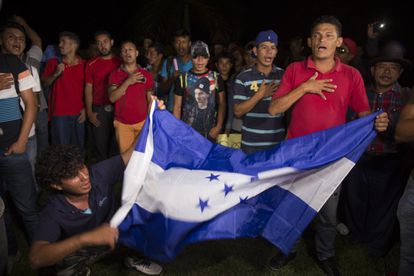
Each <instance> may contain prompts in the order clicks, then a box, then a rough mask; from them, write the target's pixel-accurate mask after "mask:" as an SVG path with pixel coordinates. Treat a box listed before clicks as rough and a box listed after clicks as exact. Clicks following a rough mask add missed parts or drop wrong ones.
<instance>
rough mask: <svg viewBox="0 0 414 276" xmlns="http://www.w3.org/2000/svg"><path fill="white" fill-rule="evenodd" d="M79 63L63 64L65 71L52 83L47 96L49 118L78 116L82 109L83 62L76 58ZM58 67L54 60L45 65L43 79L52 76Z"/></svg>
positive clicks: (56, 61)
mask: <svg viewBox="0 0 414 276" xmlns="http://www.w3.org/2000/svg"><path fill="white" fill-rule="evenodd" d="M78 59H79V63H78V64H75V65H67V64H65V70H64V71H63V73H62V75H60V77H58V78H57V79H56V80H55V82H54V83H53V85H52V87H51V90H50V94H49V118H50V117H52V116H70V115H78V114H79V113H80V112H81V110H82V108H83V88H84V85H85V84H84V80H85V61H84V60H83V59H81V58H80V57H78ZM57 66H58V60H57V59H56V58H52V59H50V60H49V61H48V62H47V63H46V67H45V71H44V72H43V77H48V76H50V75H51V74H53V73H54V72H55V70H56V67H57Z"/></svg>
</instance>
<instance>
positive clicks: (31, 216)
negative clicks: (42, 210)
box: [0, 150, 39, 242]
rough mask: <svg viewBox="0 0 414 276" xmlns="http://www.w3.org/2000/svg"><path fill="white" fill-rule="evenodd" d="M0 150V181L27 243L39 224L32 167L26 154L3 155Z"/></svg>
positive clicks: (2, 151)
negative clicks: (11, 203)
mask: <svg viewBox="0 0 414 276" xmlns="http://www.w3.org/2000/svg"><path fill="white" fill-rule="evenodd" d="M4 152H5V151H4V150H0V178H1V179H0V181H1V182H3V183H4V184H5V187H4V188H5V190H6V191H8V192H9V194H10V197H11V199H12V201H13V203H14V205H15V206H16V209H17V212H18V213H19V215H20V216H21V218H22V221H23V223H24V226H25V228H26V232H27V234H28V237H29V242H31V240H32V239H33V237H34V234H35V231H36V228H37V225H38V223H39V209H38V205H37V192H36V186H35V182H34V179H33V173H32V167H31V166H30V162H29V159H28V158H27V155H26V153H23V154H12V155H9V156H5V155H4Z"/></svg>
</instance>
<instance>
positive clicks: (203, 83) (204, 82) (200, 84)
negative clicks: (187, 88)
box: [195, 77, 210, 94]
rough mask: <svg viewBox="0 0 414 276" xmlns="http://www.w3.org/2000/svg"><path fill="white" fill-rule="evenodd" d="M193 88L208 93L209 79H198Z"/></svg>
mask: <svg viewBox="0 0 414 276" xmlns="http://www.w3.org/2000/svg"><path fill="white" fill-rule="evenodd" d="M195 89H200V90H201V91H203V92H205V93H207V94H210V80H209V79H208V78H206V77H204V78H201V79H198V80H197V82H196V87H195Z"/></svg>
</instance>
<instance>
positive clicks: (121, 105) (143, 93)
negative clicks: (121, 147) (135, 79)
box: [109, 68, 154, 125]
mask: <svg viewBox="0 0 414 276" xmlns="http://www.w3.org/2000/svg"><path fill="white" fill-rule="evenodd" d="M137 72H141V73H142V74H143V75H144V77H145V79H146V80H145V82H143V83H136V84H134V85H130V86H128V88H127V90H126V91H125V95H123V96H122V97H121V98H119V99H118V100H117V101H116V102H115V120H117V121H119V122H121V123H124V124H128V125H132V124H136V123H139V122H142V121H144V120H145V117H146V116H147V109H148V104H147V92H148V91H150V90H154V89H153V87H154V81H153V79H152V75H151V73H149V72H148V71H147V70H144V69H138V70H137ZM127 78H128V73H127V72H125V71H123V70H122V69H121V68H118V69H116V70H115V71H113V72H112V73H111V75H110V76H109V86H111V85H115V86H120V85H121V84H122V82H124V80H125V79H127Z"/></svg>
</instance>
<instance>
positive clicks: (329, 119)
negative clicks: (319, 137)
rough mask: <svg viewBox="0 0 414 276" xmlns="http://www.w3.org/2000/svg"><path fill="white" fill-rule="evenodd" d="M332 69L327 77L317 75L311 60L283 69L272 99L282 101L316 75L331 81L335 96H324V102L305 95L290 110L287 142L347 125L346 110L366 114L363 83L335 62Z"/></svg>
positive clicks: (323, 74) (321, 74) (366, 99)
mask: <svg viewBox="0 0 414 276" xmlns="http://www.w3.org/2000/svg"><path fill="white" fill-rule="evenodd" d="M335 62H336V65H335V67H334V68H333V69H332V70H331V71H330V72H328V73H321V72H319V71H318V70H317V69H316V67H315V64H314V62H313V60H312V58H311V57H309V58H308V59H307V60H304V61H299V62H294V63H292V64H291V65H289V66H288V67H287V68H286V71H285V74H284V75H283V77H282V80H281V82H280V86H279V88H278V89H277V90H276V93H275V94H274V95H273V99H276V100H277V98H279V97H282V96H284V95H286V94H288V93H289V92H290V91H292V90H293V89H295V88H296V87H298V86H299V85H300V84H302V83H303V82H305V81H306V80H308V79H309V78H310V77H312V76H313V75H314V74H315V72H316V71H318V77H317V79H318V80H321V79H333V82H332V83H333V84H336V85H337V88H336V89H335V92H333V93H329V92H324V95H325V97H326V100H324V99H322V98H321V97H320V96H319V95H317V94H311V93H307V94H305V95H304V96H302V98H300V99H299V100H298V101H297V102H296V103H295V104H294V105H293V107H292V117H291V121H290V124H289V128H288V138H294V137H298V136H303V135H306V134H309V133H312V132H317V131H321V130H325V129H328V128H331V127H335V126H338V125H341V124H344V123H345V122H346V112H347V110H348V107H349V108H351V109H352V110H354V111H355V112H356V113H360V112H364V111H369V110H370V108H369V104H368V98H367V96H366V93H365V87H364V81H363V80H362V77H361V74H360V73H359V71H358V70H356V69H355V68H353V67H351V66H348V65H346V64H343V63H341V62H340V60H339V59H338V58H336V59H335Z"/></svg>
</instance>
